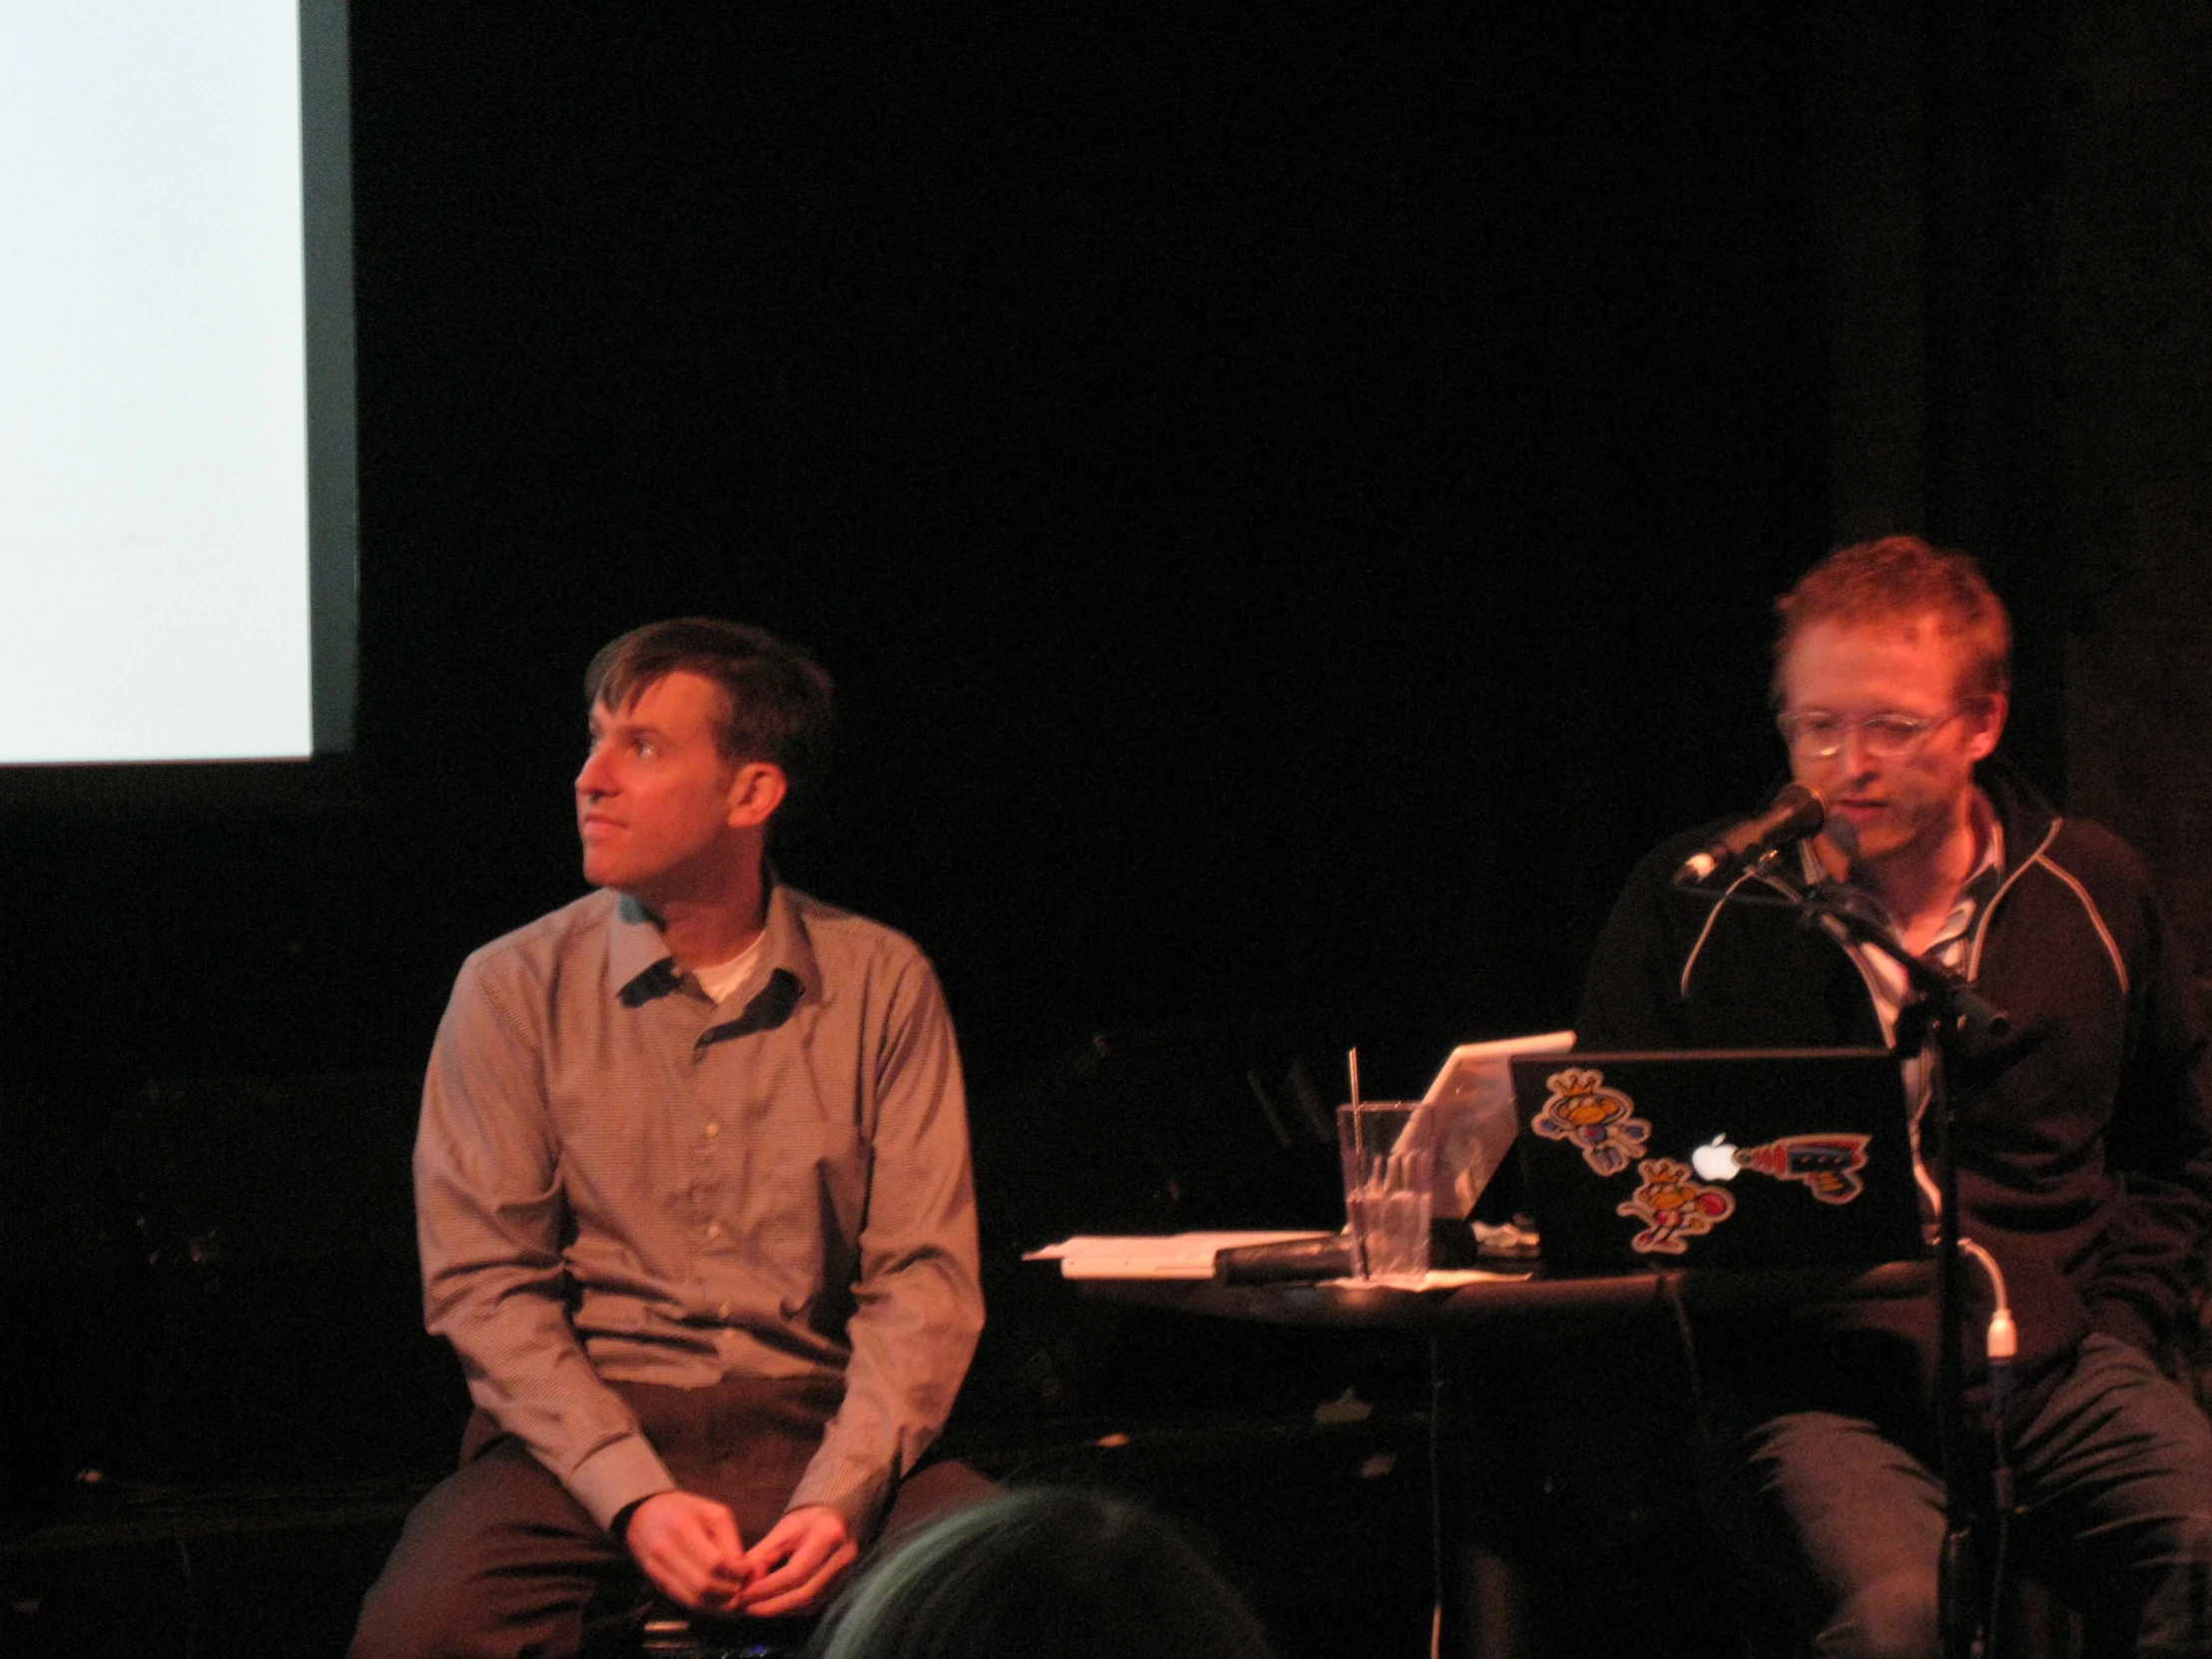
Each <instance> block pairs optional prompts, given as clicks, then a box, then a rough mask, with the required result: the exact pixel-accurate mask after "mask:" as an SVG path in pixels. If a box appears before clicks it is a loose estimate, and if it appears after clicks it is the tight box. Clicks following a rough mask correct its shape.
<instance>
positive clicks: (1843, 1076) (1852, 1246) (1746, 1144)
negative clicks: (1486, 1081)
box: [1512, 1048, 1927, 1272]
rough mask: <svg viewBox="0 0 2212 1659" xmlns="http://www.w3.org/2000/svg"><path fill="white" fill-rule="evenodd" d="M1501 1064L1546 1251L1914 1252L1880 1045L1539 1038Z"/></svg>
mask: <svg viewBox="0 0 2212 1659" xmlns="http://www.w3.org/2000/svg"><path fill="white" fill-rule="evenodd" d="M1512 1070H1513V1100H1514V1107H1515V1110H1516V1112H1517V1114H1518V1116H1519V1119H1520V1147H1521V1157H1522V1161H1523V1163H1524V1166H1525V1168H1526V1170H1527V1174H1528V1183H1529V1190H1530V1199H1531V1202H1532V1204H1533V1206H1534V1209H1535V1215H1536V1227H1537V1231H1538V1233H1539V1234H1540V1235H1541V1237H1542V1240H1543V1257H1544V1261H1545V1262H1546V1263H1547V1264H1549V1265H1550V1266H1553V1267H1557V1268H1562V1269H1566V1270H1569V1271H1573V1272H1601V1271H1602V1272H1618V1271H1620V1270H1622V1269H1634V1268H1686V1267H1696V1268H1707V1267H1714V1268H1781V1267H1789V1268H1802V1267H1838V1268H1857V1267H1871V1266H1874V1265H1875V1264H1877V1263H1881V1262H1895V1261H1905V1260H1909V1259H1911V1258H1914V1257H1918V1256H1922V1255H1925V1254H1926V1253H1927V1246H1926V1243H1925V1240H1924V1235H1923V1231H1922V1227H1921V1210H1920V1197H1919V1193H1918V1190H1917V1186H1916V1182H1915V1178H1914V1174H1913V1142H1912V1131H1911V1125H1910V1120H1909V1115H1908V1111H1907V1107H1906V1102H1905V1084H1904V1079H1903V1077H1902V1076H1901V1074H1900V1072H1899V1067H1898V1057H1897V1056H1896V1055H1895V1054H1893V1053H1890V1052H1888V1051H1887V1050H1884V1049H1863V1048H1830V1049H1760V1050H1730V1051H1713V1050H1685V1051H1680V1052H1675V1053H1654V1054H1601V1053H1569V1054H1544V1055H1528V1056H1522V1057H1517V1058H1515V1059H1514V1060H1513V1061H1512Z"/></svg>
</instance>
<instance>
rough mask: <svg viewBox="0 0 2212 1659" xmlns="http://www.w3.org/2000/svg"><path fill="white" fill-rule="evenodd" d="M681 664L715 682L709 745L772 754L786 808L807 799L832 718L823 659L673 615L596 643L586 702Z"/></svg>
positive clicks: (740, 626) (766, 637) (626, 694)
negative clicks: (786, 790) (718, 701)
mask: <svg viewBox="0 0 2212 1659" xmlns="http://www.w3.org/2000/svg"><path fill="white" fill-rule="evenodd" d="M680 671H681V672H689V673H692V674H697V675H701V676H703V677H704V678H706V679H708V680H712V681H713V682H714V683H715V684H716V685H717V686H719V687H721V689H722V702H723V708H722V718H721V719H720V720H719V721H717V722H716V724H715V747H716V748H717V749H718V750H720V751H721V752H722V755H723V758H724V759H725V760H728V761H732V762H738V761H770V762H773V763H774V764H775V765H776V766H778V767H780V768H782V769H783V773H784V776H785V778H786V779H787V780H788V781H789V783H790V786H791V794H790V796H789V798H788V801H789V808H787V810H789V809H790V808H804V807H805V806H807V805H808V804H810V803H811V802H812V801H813V799H814V797H815V795H816V794H817V793H818V792H819V791H820V790H821V788H822V784H823V780H824V778H825V777H827V776H828V774H829V770H830V741H831V738H832V736H833V735H834V730H835V725H836V707H835V688H834V687H833V686H832V685H831V683H830V676H829V674H828V673H827V672H826V671H825V670H824V669H823V666H822V665H821V664H820V663H818V662H816V661H815V660H814V658H813V657H811V656H809V655H808V654H807V653H806V652H805V651H803V650H801V649H800V648H799V647H798V646H796V645H787V644H786V643H785V642H784V641H782V640H780V639H778V638H777V637H776V636H775V635H774V634H771V633H769V632H768V631H767V630H766V629H763V628H753V627H748V626H747V625H746V624H744V623H742V622H723V621H720V620H719V619H717V618H715V617H705V616H689V617H678V618H677V619H675V620H674V621H671V622H650V623H647V624H646V625H645V626H644V627H643V628H633V629H631V630H630V632H629V633H627V634H624V635H623V636H622V637H621V638H620V639H617V640H612V641H609V642H608V643H607V644H606V645H605V646H603V647H601V648H600V651H599V654H598V655H597V656H596V657H594V658H592V660H591V667H589V668H588V669H586V670H585V671H584V695H585V697H586V699H587V700H588V702H589V703H591V704H593V705H597V704H601V703H604V704H605V705H606V706H607V707H608V708H610V709H621V708H625V707H627V706H628V705H629V703H630V702H631V700H632V699H634V698H635V697H637V695H638V694H639V693H640V692H642V691H644V690H645V689H646V687H648V686H650V685H652V684H654V683H655V682H656V681H659V680H662V679H665V678H666V677H667V676H669V675H671V674H675V673H678V672H680ZM778 816H779V817H781V816H782V814H779V815H778Z"/></svg>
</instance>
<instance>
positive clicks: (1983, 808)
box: [1798, 789, 2004, 953]
mask: <svg viewBox="0 0 2212 1659" xmlns="http://www.w3.org/2000/svg"><path fill="white" fill-rule="evenodd" d="M1967 810H1968V811H1969V812H1970V813H1971V814H1972V815H1973V830H1974V840H1975V842H1976V843H1977V844H1978V845H1979V846H1980V848H1981V852H1980V855H1979V856H1978V857H1977V858H1975V859H1974V866H1973V868H1972V870H1971V871H1969V872H1968V874H1967V876H1966V879H1965V881H1964V883H1963V884H1962V885H1961V886H1960V887H1959V889H1958V896H1957V898H1956V899H1954V900H1953V901H1952V903H1951V907H1950V913H1949V914H1948V915H1947V916H1945V917H1944V919H1943V925H1942V927H1941V928H1940V929H1939V930H1938V931H1937V933H1936V942H1935V944H1934V945H1932V946H1931V947H1930V949H1931V953H1933V952H1935V951H1936V950H1939V949H1940V948H1941V947H1943V946H1944V945H1947V944H1950V943H1951V942H1953V941H1954V940H1957V939H1959V938H1962V937H1964V935H1965V934H1966V932H1967V930H1968V929H1969V928H1971V927H1972V925H1973V918H1974V916H1975V915H1976V914H1978V913H1979V911H1980V909H1981V906H1982V905H1984V904H1986V903H1988V902H1989V900H1990V899H1992V898H1994V897H1995V896H1996V894H1997V891H1998V889H1999V888H2001V887H2002V886H2003V885H2004V826H2003V825H2002V824H2000V823H1999V822H1998V821H1997V815H1996V812H1995V810H1994V809H1993V808H1991V807H1990V805H1989V798H1988V797H1987V796H1985V795H1983V794H1982V793H1981V791H1980V790H1978V789H1976V790H1975V791H1974V792H1973V799H1972V801H1971V802H1970V803H1969V804H1968V808H1967ZM1798 858H1799V866H1800V868H1801V869H1802V871H1803V873H1804V876H1805V879H1806V881H1807V882H1808V883H1809V884H1818V883H1819V882H1822V881H1825V880H1827V879H1828V878H1829V876H1828V866H1827V865H1826V864H1824V863H1822V862H1821V860H1820V855H1819V854H1818V853H1817V852H1815V851H1814V850H1813V843H1812V841H1811V840H1804V841H1800V842H1799V843H1798ZM1863 890H1864V889H1862V891H1863ZM1866 897H1867V899H1868V900H1869V901H1870V902H1872V903H1873V904H1874V905H1875V907H1876V909H1877V911H1878V912H1880V913H1882V914H1884V915H1887V913H1888V912H1887V911H1886V910H1883V909H1882V905H1881V901H1880V900H1879V899H1876V898H1875V897H1874V895H1873V894H1872V893H1867V894H1866Z"/></svg>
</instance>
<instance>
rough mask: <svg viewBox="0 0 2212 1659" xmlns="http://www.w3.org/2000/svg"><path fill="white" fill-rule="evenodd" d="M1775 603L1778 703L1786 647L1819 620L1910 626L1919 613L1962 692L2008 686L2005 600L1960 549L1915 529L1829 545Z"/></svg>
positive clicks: (1999, 691)
mask: <svg viewBox="0 0 2212 1659" xmlns="http://www.w3.org/2000/svg"><path fill="white" fill-rule="evenodd" d="M1774 611H1775V617H1776V619H1777V621H1778V624H1779V626H1778V628H1777V630H1776V633H1775V640H1774V696H1775V701H1776V702H1777V703H1779V702H1780V701H1781V699H1782V665H1783V663H1784V662H1786V661H1787V660H1788V658H1789V655H1790V648H1791V647H1792V646H1793V645H1795V644H1796V643H1797V642H1798V639H1799V637H1800V636H1802V635H1803V634H1804V632H1805V630H1806V629H1808V628H1810V627H1812V626H1813V625H1814V624H1815V623H1819V622H1833V623H1837V624H1839V625H1841V626H1843V627H1846V628H1860V627H1867V626H1870V625H1871V626H1876V627H1880V626H1883V625H1885V624H1894V625H1896V626H1898V627H1900V628H1911V627H1912V626H1913V625H1914V624H1915V623H1918V622H1920V621H1922V620H1924V619H1925V620H1927V621H1929V622H1931V623H1933V624H1934V625H1935V628H1936V633H1938V634H1940V635H1941V636H1942V637H1943V639H1944V640H1945V641H1947V642H1948V643H1949V644H1950V646H1951V649H1952V653H1953V655H1954V657H1955V659H1956V661H1957V665H1958V687H1959V690H1960V692H1961V693H1962V694H1963V695H1965V696H1968V697H2001V696H2003V695H2005V694H2006V693H2007V692H2009V691H2010V690H2011V687H2012V623H2011V619H2010V618H2008V617H2007V616H2006V615H2005V614H2004V601H2003V600H2001V599H1999V598H1998V597H1997V596H1996V590H1995V589H1993V588H1991V587H1990V586H1989V582H1988V578H1986V577H1985V576H1983V575H1982V574H1981V567H1980V566H1979V565H1976V564H1975V563H1974V562H1973V560H1972V559H1971V558H1969V557H1967V555H1965V554H1963V553H1958V552H1953V551H1951V550H1950V549H1948V548H1940V547H1931V546H1930V545H1929V544H1928V543H1927V542H1925V541H1923V540H1921V538H1920V537H1918V536H1885V537H1883V538H1882V539H1881V540H1880V541H1865V542H1860V543H1859V544H1858V545H1857V546H1854V547H1846V548H1843V549H1841V550H1839V551H1838V552H1835V553H1831V554H1830V555H1829V556H1828V557H1827V558H1825V559H1823V560H1822V561H1821V562H1820V563H1819V564H1817V565H1815V566H1814V567H1813V568H1812V569H1811V570H1809V571H1807V572H1806V573H1805V574H1804V576H1802V577H1800V578H1799V580H1798V585H1797V586H1796V587H1794V588H1792V589H1791V590H1790V591H1789V592H1788V593H1786V594H1784V595H1783V596H1782V597H1781V598H1780V599H1778V600H1776V601H1775V602H1774Z"/></svg>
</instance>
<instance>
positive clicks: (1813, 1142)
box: [1690, 1135, 1872, 1204]
mask: <svg viewBox="0 0 2212 1659" xmlns="http://www.w3.org/2000/svg"><path fill="white" fill-rule="evenodd" d="M1871 1139H1872V1137H1871V1136H1867V1135H1785V1136H1783V1137H1782V1138H1781V1139H1780V1140H1776V1141H1768V1142H1767V1143H1765V1144H1764V1145H1762V1146H1731V1145H1730V1144H1729V1142H1728V1137H1727V1136H1726V1135H1715V1136H1714V1137H1713V1138H1712V1139H1711V1140H1710V1141H1708V1142H1706V1143H1705V1145H1703V1146H1701V1147H1699V1148H1698V1149H1697V1150H1696V1151H1695V1152H1693V1153H1691V1154H1690V1162H1691V1164H1692V1165H1694V1166H1695V1167H1696V1169H1697V1172H1698V1174H1699V1175H1701V1176H1703V1177H1704V1178H1705V1179H1706V1180H1708V1181H1733V1180H1735V1179H1736V1172H1737V1171H1738V1170H1747V1169H1748V1170H1752V1171H1755V1172H1756V1173H1758V1174H1760V1175H1768V1176H1772V1177H1773V1178H1774V1179H1775V1180H1777V1181H1797V1182H1802V1183H1803V1184H1804V1186H1805V1190H1806V1191H1807V1192H1809V1193H1811V1194H1812V1195H1813V1196H1814V1197H1815V1198H1817V1199H1819V1200H1820V1201H1821V1202H1822V1203H1823V1204H1849V1203H1850V1202H1851V1201H1852V1200H1853V1199H1855V1198H1857V1197H1858V1196H1859V1195H1860V1194H1861V1193H1863V1192H1865V1191H1866V1190H1867V1184H1866V1182H1865V1181H1864V1180H1863V1179H1862V1178H1861V1177H1860V1174H1859V1172H1860V1171H1861V1170H1863V1169H1865V1168H1866V1167H1867V1143H1868V1141H1869V1140H1871Z"/></svg>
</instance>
